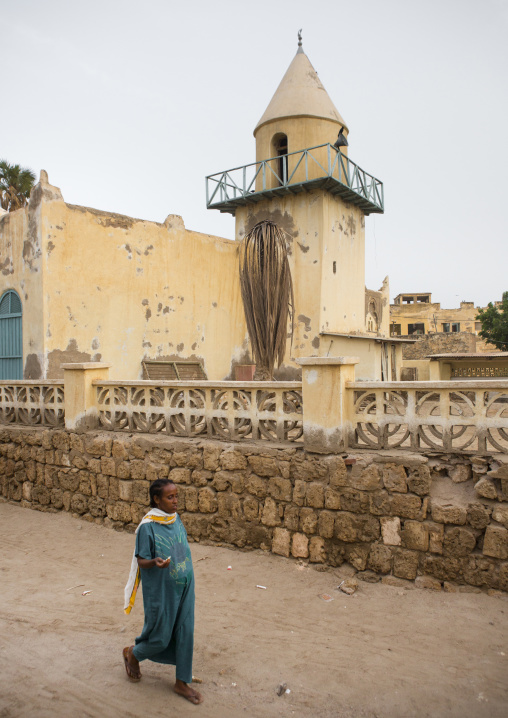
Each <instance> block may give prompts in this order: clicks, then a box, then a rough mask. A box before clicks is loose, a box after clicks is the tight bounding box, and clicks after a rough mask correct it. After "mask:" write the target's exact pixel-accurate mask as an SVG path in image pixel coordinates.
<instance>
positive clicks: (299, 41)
mask: <svg viewBox="0 0 508 718" xmlns="http://www.w3.org/2000/svg"><path fill="white" fill-rule="evenodd" d="M299 52H301V53H303V47H302V30H301V29H300V30H298V50H297V51H296V54H297V55H298V53H299Z"/></svg>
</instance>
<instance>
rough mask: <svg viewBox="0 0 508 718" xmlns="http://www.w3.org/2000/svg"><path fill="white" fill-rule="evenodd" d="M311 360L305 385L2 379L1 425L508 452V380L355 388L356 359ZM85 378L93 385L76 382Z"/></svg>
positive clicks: (90, 372)
mask: <svg viewBox="0 0 508 718" xmlns="http://www.w3.org/2000/svg"><path fill="white" fill-rule="evenodd" d="M311 361H312V366H304V367H303V368H304V372H307V373H306V374H305V377H306V381H305V382H304V384H303V385H302V383H300V382H245V383H243V382H242V383H240V382H236V381H221V382H213V381H174V382H157V381H110V380H108V379H106V378H96V377H97V372H98V371H99V369H98V368H97V366H96V365H93V364H90V365H66V366H67V367H68V369H69V370H68V369H66V380H65V382H66V383H65V384H64V383H58V382H37V381H1V382H0V423H2V424H21V425H25V426H47V427H53V428H58V427H64V426H65V427H66V428H67V429H68V430H70V431H74V430H79V431H82V430H85V431H86V430H88V429H93V428H102V429H105V430H108V431H129V432H140V433H151V434H153V433H161V434H166V435H171V436H181V437H202V438H210V439H218V440H223V441H243V440H263V441H269V442H278V443H281V442H282V443H286V442H298V443H300V444H303V445H304V446H305V447H306V448H308V450H309V451H317V452H318V453H330V452H332V453H333V452H338V451H343V450H347V449H348V448H349V449H351V448H360V449H361V448H363V449H371V450H376V449H406V450H409V451H427V452H428V451H430V452H434V451H435V452H441V453H442V452H460V453H462V452H471V453H472V452H474V453H478V454H482V453H495V452H501V453H508V381H507V380H501V379H484V380H477V379H468V380H463V381H437V382H355V381H350V379H351V373H350V372H351V369H352V363H351V361H349V360H348V361H349V363H348V361H344V362H342V365H340V364H338V365H337V366H336V367H335V366H331V365H330V366H328V365H326V366H325V364H326V362H325V364H323V362H324V360H323V359H321V360H320V359H319V358H317V359H316V358H314V359H312V360H311ZM327 361H328V360H327ZM334 361H335V362H336V363H337V362H338V360H337V359H335V360H334ZM319 362H321V364H323V365H322V366H321V365H320V364H319ZM329 363H330V362H328V364H329ZM346 369H347V371H346ZM307 374H308V376H307ZM78 375H79V376H81V375H82V376H83V377H85V375H86V376H88V377H89V379H87V380H86V381H85V380H84V379H83V381H81V380H80V381H76V376H78ZM353 376H354V374H353ZM71 380H72V381H71ZM73 382H74V383H73ZM327 382H328V383H327ZM330 382H332V383H330ZM335 385H337V386H339V385H340V386H339V389H340V390H338V393H337V392H336V393H335V394H334V390H333V387H334V386H335ZM302 386H303V388H302ZM340 387H342V388H340ZM71 389H72V391H71ZM66 396H67V401H66ZM337 397H339V398H338V399H337ZM304 399H305V406H306V407H307V411H306V412H305V414H304V406H303V402H304ZM76 417H78V421H76ZM79 422H82V423H81V424H80V423H79ZM323 437H324V439H323Z"/></svg>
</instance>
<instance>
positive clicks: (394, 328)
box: [390, 322, 401, 337]
mask: <svg viewBox="0 0 508 718" xmlns="http://www.w3.org/2000/svg"><path fill="white" fill-rule="evenodd" d="M390 334H391V335H392V337H400V335H401V326H400V324H395V322H392V324H391V327H390Z"/></svg>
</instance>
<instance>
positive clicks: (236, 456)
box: [0, 427, 508, 591]
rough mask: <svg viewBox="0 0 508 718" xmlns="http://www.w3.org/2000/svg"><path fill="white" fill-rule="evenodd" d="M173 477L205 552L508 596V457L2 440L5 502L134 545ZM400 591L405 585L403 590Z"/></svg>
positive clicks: (119, 438) (158, 440) (129, 440)
mask: <svg viewBox="0 0 508 718" xmlns="http://www.w3.org/2000/svg"><path fill="white" fill-rule="evenodd" d="M162 476H169V478H171V479H172V480H173V481H174V482H175V483H176V484H177V485H178V487H179V513H180V515H181V517H182V520H183V521H184V523H185V525H186V527H187V531H188V533H189V537H190V538H191V540H194V541H202V542H209V543H214V544H219V545H230V546H235V547H239V548H242V549H243V548H259V549H263V550H265V551H272V552H273V553H275V554H279V555H281V556H286V557H290V556H292V557H294V558H300V559H306V560H309V561H310V562H312V563H315V564H322V565H326V566H339V565H341V564H343V563H344V562H348V563H349V564H350V565H351V566H353V567H354V569H356V571H357V572H358V574H359V577H360V578H364V579H366V580H373V581H375V580H379V577H380V576H388V575H392V576H394V577H396V579H399V580H410V581H413V580H416V582H419V583H420V584H422V585H426V586H430V587H432V588H441V586H442V585H445V587H448V588H453V586H454V585H455V584H469V585H471V586H477V587H482V588H489V589H501V590H504V591H507V590H508V456H506V455H502V456H499V455H498V456H496V458H494V457H475V456H469V457H468V456H464V455H461V456H459V455H450V456H442V455H440V456H436V455H434V456H432V455H428V456H425V455H422V454H411V453H404V452H375V453H372V452H362V451H357V452H354V453H347V454H346V453H344V454H342V455H327V456H322V455H317V454H311V453H308V452H305V451H304V449H303V448H296V447H278V448H274V447H268V446H266V445H261V444H259V443H258V444H255V443H252V444H247V443H245V444H234V445H233V444H222V443H219V442H211V441H210V442H202V441H198V440H190V439H189V440H178V441H177V440H174V439H171V438H165V437H161V436H160V435H159V436H150V435H141V436H140V435H138V436H130V435H128V434H121V433H116V434H115V433H101V432H88V433H82V434H74V433H69V432H67V431H62V430H43V429H40V430H35V429H28V428H24V427H12V428H11V427H9V428H7V427H4V428H2V429H1V430H0V486H1V489H2V495H3V497H4V500H10V501H16V502H20V503H21V505H23V506H26V507H30V508H34V509H38V510H41V511H53V512H54V511H59V510H65V511H70V512H72V513H73V514H74V515H76V516H81V517H82V518H84V519H87V520H89V521H95V522H97V523H103V524H105V525H108V526H112V527H114V528H118V529H126V530H129V531H133V530H134V528H135V526H136V524H137V523H138V521H139V520H140V519H141V517H142V516H143V515H144V513H145V512H146V509H147V506H148V488H149V485H150V482H151V481H153V480H154V479H156V478H158V477H162ZM391 580H393V579H391Z"/></svg>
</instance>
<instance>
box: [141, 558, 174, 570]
mask: <svg viewBox="0 0 508 718" xmlns="http://www.w3.org/2000/svg"><path fill="white" fill-rule="evenodd" d="M137 558H138V566H139V568H155V567H157V568H167V567H168V566H169V564H170V561H171V558H166V559H164V558H160V556H157V557H156V558H141V557H140V556H138V557H137Z"/></svg>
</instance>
